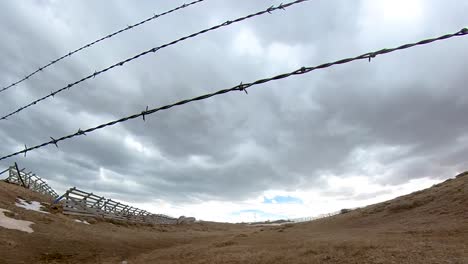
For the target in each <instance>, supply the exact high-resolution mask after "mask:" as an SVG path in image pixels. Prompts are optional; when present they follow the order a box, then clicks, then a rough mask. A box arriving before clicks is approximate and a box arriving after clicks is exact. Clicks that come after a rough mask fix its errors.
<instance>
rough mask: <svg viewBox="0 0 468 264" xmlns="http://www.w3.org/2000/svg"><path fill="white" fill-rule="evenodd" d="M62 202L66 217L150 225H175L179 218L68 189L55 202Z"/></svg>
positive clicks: (74, 188)
mask: <svg viewBox="0 0 468 264" xmlns="http://www.w3.org/2000/svg"><path fill="white" fill-rule="evenodd" d="M59 201H60V202H62V204H63V213H64V214H68V215H77V216H88V217H103V218H107V219H115V220H120V221H129V222H136V223H152V224H177V223H180V221H181V218H183V219H189V218H185V217H181V218H174V217H170V216H167V215H163V214H152V213H150V212H148V211H146V210H142V209H138V208H135V207H133V206H130V205H126V204H122V203H120V202H117V201H114V200H111V199H106V198H105V197H102V196H98V195H96V194H93V193H88V192H85V191H82V190H79V189H77V188H76V187H73V188H70V189H69V190H68V191H66V192H65V194H64V195H62V196H60V197H59V198H57V199H56V200H55V203H58V202H59Z"/></svg>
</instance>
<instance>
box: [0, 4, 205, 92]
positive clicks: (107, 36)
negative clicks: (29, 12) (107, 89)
mask: <svg viewBox="0 0 468 264" xmlns="http://www.w3.org/2000/svg"><path fill="white" fill-rule="evenodd" d="M203 1H205V0H196V1H193V2H191V3H189V4H183V5H181V6H178V7H175V8H173V9H171V10H168V11H165V12H163V13H161V14H159V15H156V14H155V15H153V16H151V17H149V18H146V19H144V20H142V21H140V22H138V23H135V24H133V25H127V27H125V28H122V29H119V30H117V31H115V32H113V33H111V34H109V35H106V36H104V37H102V38H100V39H97V40H95V41H93V42H90V43H88V44H86V45H84V46H82V47H80V48H78V49H76V50H74V51H70V52H68V53H67V54H66V55H63V56H62V57H60V58H58V59H55V60H53V61H51V62H50V63H48V64H46V65H44V66H42V67H40V68H39V69H38V70H36V71H34V72H32V73H30V74H27V75H26V77H24V78H23V79H20V80H18V81H16V82H14V83H12V84H10V85H7V86H5V87H3V88H1V89H0V92H3V91H6V90H8V89H10V88H12V87H14V86H16V85H17V84H19V83H21V82H24V81H26V80H27V79H29V77H31V76H33V75H35V74H37V73H39V72H42V70H43V69H45V68H48V67H49V66H52V65H53V64H55V63H57V62H59V61H61V60H63V59H65V58H67V57H70V56H71V55H73V54H75V53H77V52H79V51H81V50H83V49H86V48H89V47H91V46H93V45H95V44H97V43H99V42H101V41H103V40H105V39H107V38H111V37H113V36H115V35H118V34H120V33H122V32H124V31H127V30H130V29H132V28H135V27H137V26H141V25H143V24H144V23H147V22H150V21H151V20H154V19H156V18H158V17H160V16H164V15H168V14H170V13H173V12H175V11H178V10H180V9H183V8H186V7H189V6H191V5H195V4H197V3H200V2H203Z"/></svg>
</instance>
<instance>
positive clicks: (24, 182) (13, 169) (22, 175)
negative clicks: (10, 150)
mask: <svg viewBox="0 0 468 264" xmlns="http://www.w3.org/2000/svg"><path fill="white" fill-rule="evenodd" d="M24 170H25V169H21V170H20V169H18V165H16V163H15V165H14V166H10V167H9V168H8V169H7V170H5V171H3V172H6V171H8V172H9V173H8V178H6V179H5V182H8V183H13V184H17V185H21V186H23V187H25V188H27V189H30V190H32V191H35V192H38V193H41V194H45V195H49V196H52V197H53V198H54V199H55V198H57V197H58V194H57V193H56V192H55V191H54V189H52V188H51V187H50V186H49V185H48V184H47V183H46V182H45V181H44V180H43V179H41V178H40V177H38V176H37V175H36V174H34V173H32V172H28V173H26V172H24Z"/></svg>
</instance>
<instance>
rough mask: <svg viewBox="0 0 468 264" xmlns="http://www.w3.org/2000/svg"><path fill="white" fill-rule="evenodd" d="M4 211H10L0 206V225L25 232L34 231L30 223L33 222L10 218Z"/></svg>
mask: <svg viewBox="0 0 468 264" xmlns="http://www.w3.org/2000/svg"><path fill="white" fill-rule="evenodd" d="M5 212H10V211H8V210H5V209H2V208H0V226H2V227H4V228H8V229H16V230H20V231H23V232H27V233H32V232H34V230H33V229H32V228H31V225H32V224H34V223H33V222H31V221H24V220H17V219H14V218H10V217H8V216H6V215H5Z"/></svg>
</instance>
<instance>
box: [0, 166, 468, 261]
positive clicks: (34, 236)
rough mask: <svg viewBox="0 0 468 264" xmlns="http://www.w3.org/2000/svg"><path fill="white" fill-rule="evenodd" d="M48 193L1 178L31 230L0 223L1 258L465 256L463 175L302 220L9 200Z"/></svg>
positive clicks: (3, 196) (466, 179)
mask: <svg viewBox="0 0 468 264" xmlns="http://www.w3.org/2000/svg"><path fill="white" fill-rule="evenodd" d="M18 196H21V197H23V198H25V199H29V200H36V201H46V199H45V197H42V196H41V195H38V194H35V193H32V192H30V191H28V190H25V189H23V188H21V187H19V186H13V185H10V184H6V183H3V182H1V183H0V208H4V209H8V210H10V211H13V212H15V213H16V215H15V216H14V217H15V218H17V219H23V220H28V221H33V222H34V223H35V224H34V225H32V228H33V229H34V233H31V234H28V233H25V232H21V231H16V230H10V229H5V228H2V227H0V263H122V261H124V260H125V261H127V263H129V264H131V263H468V174H462V175H460V176H458V177H456V178H454V179H449V180H447V181H445V182H443V183H440V184H438V185H435V186H433V187H431V188H429V189H426V190H423V191H418V192H415V193H412V194H409V195H406V196H402V197H399V198H396V199H394V200H391V201H387V202H384V203H380V204H375V205H371V206H368V207H365V208H361V209H357V210H354V211H352V212H349V213H346V214H342V215H337V216H333V217H329V218H325V219H321V220H316V221H313V222H308V223H301V224H285V225H281V226H271V227H259V226H255V227H252V226H247V225H240V224H236V225H235V224H223V223H211V222H201V223H195V224H192V225H177V226H142V225H129V224H123V223H116V222H114V223H111V222H108V221H99V220H94V221H92V224H91V225H84V224H81V223H76V222H74V221H73V219H72V218H70V217H67V216H64V215H61V214H59V213H58V214H41V213H37V212H34V211H27V210H23V209H21V208H18V207H16V206H14V201H15V199H16V197H18Z"/></svg>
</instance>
